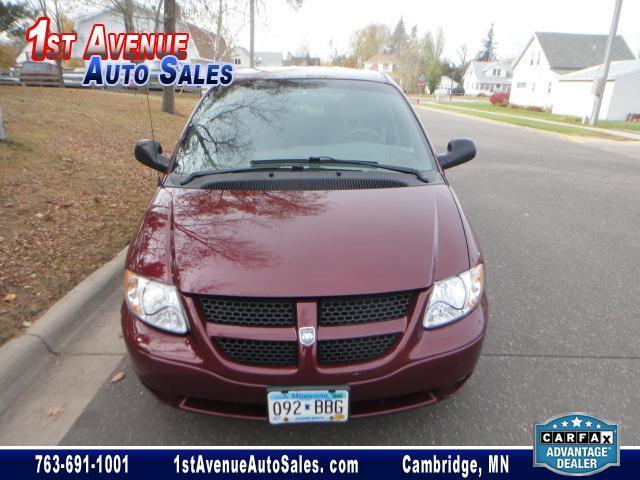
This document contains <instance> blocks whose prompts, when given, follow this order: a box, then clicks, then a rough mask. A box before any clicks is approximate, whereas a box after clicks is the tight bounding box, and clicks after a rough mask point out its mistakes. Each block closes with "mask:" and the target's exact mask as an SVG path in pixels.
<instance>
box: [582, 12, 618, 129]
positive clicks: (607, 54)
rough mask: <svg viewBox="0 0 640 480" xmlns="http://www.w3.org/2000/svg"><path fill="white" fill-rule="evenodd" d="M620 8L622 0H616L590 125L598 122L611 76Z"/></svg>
mask: <svg viewBox="0 0 640 480" xmlns="http://www.w3.org/2000/svg"><path fill="white" fill-rule="evenodd" d="M620 10H622V0H616V7H615V10H614V11H613V21H612V22H611V30H610V31H609V38H608V39H607V49H606V51H605V53H604V68H603V69H602V76H600V77H597V78H596V79H595V80H594V85H593V87H594V88H593V90H594V92H593V93H594V95H595V98H594V101H593V111H592V112H591V118H589V125H597V124H598V117H599V116H600V106H601V105H602V96H603V95H604V89H605V87H606V85H607V78H609V66H610V65H611V50H612V49H613V40H614V39H615V38H616V31H617V30H618V21H619V20H620Z"/></svg>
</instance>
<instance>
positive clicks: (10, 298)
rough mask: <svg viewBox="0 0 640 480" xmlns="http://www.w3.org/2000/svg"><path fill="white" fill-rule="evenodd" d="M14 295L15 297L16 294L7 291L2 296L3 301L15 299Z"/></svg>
mask: <svg viewBox="0 0 640 480" xmlns="http://www.w3.org/2000/svg"><path fill="white" fill-rule="evenodd" d="M16 297H17V295H16V294H15V293H13V292H11V293H7V294H6V295H5V296H4V301H5V302H13V301H14V300H15V299H16Z"/></svg>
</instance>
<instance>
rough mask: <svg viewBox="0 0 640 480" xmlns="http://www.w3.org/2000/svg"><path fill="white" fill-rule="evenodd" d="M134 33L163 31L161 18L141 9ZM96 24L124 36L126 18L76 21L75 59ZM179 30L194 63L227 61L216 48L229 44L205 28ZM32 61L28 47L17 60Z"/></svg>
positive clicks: (111, 14) (181, 26)
mask: <svg viewBox="0 0 640 480" xmlns="http://www.w3.org/2000/svg"><path fill="white" fill-rule="evenodd" d="M133 21H134V25H135V30H136V31H138V32H144V31H147V32H153V31H157V30H162V28H163V21H162V15H160V16H159V17H158V20H157V23H156V18H155V14H154V12H152V11H151V10H147V9H144V8H142V7H138V8H137V9H136V11H135V13H134V15H133ZM96 23H101V24H103V25H104V26H105V28H106V30H107V32H110V33H111V32H113V33H125V31H126V30H125V28H124V19H123V18H122V14H121V13H118V12H115V11H113V10H110V9H106V10H101V11H98V12H94V13H91V14H88V15H86V16H83V17H80V18H78V19H77V20H76V21H75V25H74V30H75V32H76V33H77V35H78V38H77V41H76V45H75V47H74V49H73V50H72V58H73V59H80V58H82V54H83V53H84V45H85V44H86V42H87V40H88V39H89V36H90V34H91V29H92V28H93V25H94V24H96ZM176 31H178V32H188V33H189V44H188V45H187V58H188V59H189V61H190V62H191V63H207V62H214V61H216V60H226V59H225V58H221V59H216V58H215V57H216V54H215V52H216V47H218V46H219V47H220V48H219V51H222V52H224V51H225V50H226V44H224V40H223V39H222V38H221V39H220V40H219V41H220V42H223V43H222V45H217V44H216V35H215V34H214V33H211V32H208V31H206V30H203V29H202V28H200V27H198V26H196V25H193V24H191V23H186V22H177V24H176ZM29 60H31V48H30V46H29V45H25V47H24V49H23V50H22V52H20V54H19V55H18V57H16V63H22V62H25V61H29Z"/></svg>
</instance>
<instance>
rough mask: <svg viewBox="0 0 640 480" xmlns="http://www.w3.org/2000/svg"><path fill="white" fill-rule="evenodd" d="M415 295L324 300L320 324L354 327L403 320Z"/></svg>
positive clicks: (320, 313)
mask: <svg viewBox="0 0 640 480" xmlns="http://www.w3.org/2000/svg"><path fill="white" fill-rule="evenodd" d="M412 298H413V293H411V292H403V293H392V294H384V295H375V296H359V297H335V298H323V299H320V302H319V311H318V324H320V325H353V324H357V323H367V322H379V321H383V320H391V319H394V318H401V317H404V316H406V315H407V312H408V310H409V305H410V303H411V299H412Z"/></svg>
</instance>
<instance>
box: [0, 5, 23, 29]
mask: <svg viewBox="0 0 640 480" xmlns="http://www.w3.org/2000/svg"><path fill="white" fill-rule="evenodd" d="M28 13H29V12H28V11H27V8H26V7H25V5H22V4H19V3H11V2H4V1H3V0H0V33H5V32H6V33H7V34H8V35H10V36H13V35H14V31H15V29H16V28H17V27H18V22H19V21H20V20H22V19H23V18H24V17H26V16H28Z"/></svg>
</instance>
